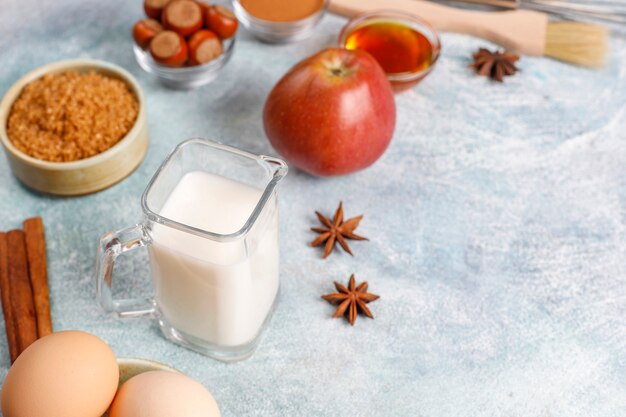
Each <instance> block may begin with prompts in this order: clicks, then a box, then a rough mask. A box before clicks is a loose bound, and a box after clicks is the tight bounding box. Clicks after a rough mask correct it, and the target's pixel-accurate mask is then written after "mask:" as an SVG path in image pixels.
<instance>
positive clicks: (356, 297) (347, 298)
mask: <svg viewBox="0 0 626 417" xmlns="http://www.w3.org/2000/svg"><path fill="white" fill-rule="evenodd" d="M335 288H337V291H339V292H336V293H332V294H327V295H322V298H323V299H324V300H326V301H328V302H329V303H331V304H339V307H337V310H335V313H334V314H333V317H335V318H337V317H341V316H343V315H345V316H346V318H347V319H348V322H349V323H350V324H351V325H352V326H354V323H355V322H356V315H357V312H361V313H363V314H365V315H366V316H367V317H369V318H371V319H373V318H374V315H373V314H372V312H371V311H370V309H369V308H367V306H366V304H367V303H369V302H370V301H374V300H377V299H379V298H380V297H379V296H378V295H376V294H370V293H368V292H367V281H363V282H362V283H360V284H359V286H358V287H357V286H356V280H355V279H354V274H352V275H351V276H350V281H349V282H348V288H346V287H345V286H343V285H341V284H340V283H338V282H337V281H335Z"/></svg>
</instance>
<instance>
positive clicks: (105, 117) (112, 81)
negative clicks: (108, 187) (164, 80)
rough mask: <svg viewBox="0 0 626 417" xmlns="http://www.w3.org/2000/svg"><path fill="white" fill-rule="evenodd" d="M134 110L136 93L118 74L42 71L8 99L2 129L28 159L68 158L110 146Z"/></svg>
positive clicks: (126, 128) (125, 129)
mask: <svg viewBox="0 0 626 417" xmlns="http://www.w3.org/2000/svg"><path fill="white" fill-rule="evenodd" d="M138 113H139V103H138V101H137V98H136V97H135V95H134V94H133V93H132V92H131V91H130V89H129V87H128V85H127V84H126V83H124V82H123V81H121V80H119V79H116V78H112V77H108V76H105V75H102V74H98V73H95V72H89V73H78V72H66V73H62V74H46V75H44V76H43V77H41V78H39V79H37V80H35V81H32V82H31V83H29V84H28V85H26V87H24V89H23V90H22V92H21V93H20V95H19V97H18V98H17V100H16V101H15V102H14V103H13V106H12V108H11V113H10V114H9V119H8V122H7V134H8V137H9V140H10V141H11V142H12V143H13V145H14V146H15V147H16V148H17V149H18V150H20V151H22V152H24V153H26V154H27V155H30V156H32V157H33V158H37V159H42V160H45V161H52V162H70V161H76V160H79V159H84V158H88V157H90V156H94V155H96V154H99V153H101V152H104V151H106V150H107V149H109V148H111V147H112V146H113V145H115V144H116V143H117V142H119V141H120V140H121V139H122V138H123V137H124V136H125V135H126V134H127V133H128V131H129V130H130V129H131V128H132V127H133V125H134V123H135V119H137V114H138Z"/></svg>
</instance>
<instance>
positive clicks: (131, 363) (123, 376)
mask: <svg viewBox="0 0 626 417" xmlns="http://www.w3.org/2000/svg"><path fill="white" fill-rule="evenodd" d="M117 363H118V365H119V367H120V382H119V384H118V388H119V387H120V386H121V385H122V384H123V383H124V382H126V381H128V380H129V379H131V378H132V377H134V376H135V375H139V374H142V373H144V372H150V371H169V372H178V373H180V371H178V370H177V369H174V368H172V367H170V366H167V365H164V364H162V363H159V362H155V361H151V360H148V359H131V358H119V359H118V360H117ZM108 416H109V413H108V412H106V413H104V415H103V416H102V417H108Z"/></svg>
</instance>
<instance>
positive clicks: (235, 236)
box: [141, 138, 289, 242]
mask: <svg viewBox="0 0 626 417" xmlns="http://www.w3.org/2000/svg"><path fill="white" fill-rule="evenodd" d="M190 145H202V146H207V147H209V148H213V149H215V150H219V151H224V152H228V153H232V154H235V155H238V156H241V157H244V158H248V159H250V160H253V161H256V162H258V163H259V164H261V165H263V166H264V167H265V168H266V169H267V170H268V172H270V173H272V174H271V175H272V178H271V180H270V181H269V182H268V183H267V185H266V186H265V188H264V190H263V194H262V195H261V198H260V199H259V201H258V202H257V204H256V206H255V207H254V210H252V213H250V216H249V217H248V219H247V220H246V222H245V223H244V225H243V226H242V227H241V228H240V229H239V230H237V231H235V232H233V233H227V234H221V233H216V232H211V231H208V230H204V229H200V228H197V227H194V226H190V225H188V224H185V223H181V222H178V221H176V220H173V219H170V218H167V217H165V216H162V215H160V214H159V213H157V212H155V211H153V210H152V209H151V208H150V207H149V204H148V195H149V194H150V191H151V190H152V188H153V187H154V186H155V183H156V180H157V178H158V177H159V175H160V174H161V173H162V172H163V171H164V170H165V169H166V168H167V167H168V165H169V164H170V163H172V159H173V158H174V156H176V154H178V153H179V152H180V151H182V150H183V149H184V148H186V147H188V146H190ZM288 171H289V168H288V166H287V163H285V161H283V160H282V159H279V158H275V157H272V156H266V155H257V154H254V153H251V152H248V151H244V150H242V149H239V148H235V147H232V146H229V145H225V144H223V143H221V142H218V141H214V140H209V139H202V138H192V139H187V140H185V141H183V142H181V143H179V144H178V145H176V147H175V148H174V149H173V150H172V151H171V152H170V153H169V154H168V155H167V157H166V158H165V160H163V162H162V163H161V165H159V168H158V169H157V170H156V172H155V173H154V175H153V176H152V178H151V179H150V182H148V185H147V186H146V188H145V190H144V192H143V194H142V195H141V209H142V211H143V213H144V215H145V217H146V218H147V219H148V220H150V221H152V222H155V223H159V224H161V225H163V226H167V227H171V228H173V229H177V230H179V231H181V232H185V233H190V234H193V235H196V236H199V237H202V238H205V239H211V240H215V241H218V242H228V241H235V240H239V239H241V238H243V237H244V236H246V235H247V234H248V232H250V230H251V229H252V227H253V226H254V224H255V223H256V221H257V219H258V218H259V216H260V215H261V213H262V212H263V208H264V207H265V205H266V204H267V203H268V202H269V201H270V199H271V198H272V196H273V194H274V192H275V191H276V188H277V187H278V184H279V183H280V181H281V180H282V179H283V178H284V177H285V176H286V175H287V172H288Z"/></svg>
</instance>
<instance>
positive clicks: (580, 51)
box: [330, 0, 608, 68]
mask: <svg viewBox="0 0 626 417" xmlns="http://www.w3.org/2000/svg"><path fill="white" fill-rule="evenodd" d="M380 9H389V10H398V11H403V12H407V13H412V14H415V15H417V16H420V17H422V18H424V19H426V20H428V21H429V22H430V23H431V24H432V25H433V27H434V28H435V29H437V30H440V31H442V32H456V33H464V34H467V35H473V36H477V37H479V38H483V39H487V40H489V41H492V42H494V43H497V44H499V45H501V46H503V47H504V48H506V49H508V50H510V51H514V52H517V53H521V54H525V55H532V56H544V55H545V56H549V57H551V58H556V59H559V60H562V61H565V62H569V63H572V64H576V65H582V66H586V67H592V68H597V67H601V66H603V65H604V64H605V59H606V52H607V37H608V31H607V30H606V28H604V27H602V26H597V25H594V24H589V23H578V22H566V21H562V22H561V21H549V20H548V15H546V14H545V13H541V12H536V11H531V10H511V11H496V12H483V11H473V10H463V9H456V8H454V7H447V6H443V5H441V4H435V3H431V2H427V1H422V0H384V1H381V0H332V1H331V4H330V10H331V11H332V12H334V13H337V14H340V15H343V16H347V17H353V16H355V15H357V14H361V13H365V12H371V11H375V10H380Z"/></svg>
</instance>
